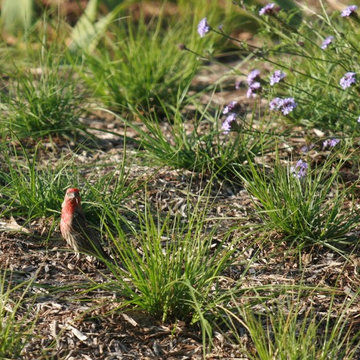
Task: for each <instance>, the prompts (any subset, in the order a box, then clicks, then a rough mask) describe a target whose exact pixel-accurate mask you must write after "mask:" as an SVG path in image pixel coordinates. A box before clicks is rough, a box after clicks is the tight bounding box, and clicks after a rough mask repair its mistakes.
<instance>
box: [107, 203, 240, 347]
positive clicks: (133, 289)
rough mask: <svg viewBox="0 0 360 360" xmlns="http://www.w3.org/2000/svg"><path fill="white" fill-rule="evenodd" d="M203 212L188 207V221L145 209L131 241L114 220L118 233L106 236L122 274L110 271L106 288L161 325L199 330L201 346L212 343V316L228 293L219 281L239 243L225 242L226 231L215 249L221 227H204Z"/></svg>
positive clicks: (203, 207)
mask: <svg viewBox="0 0 360 360" xmlns="http://www.w3.org/2000/svg"><path fill="white" fill-rule="evenodd" d="M207 209H208V205H207V201H206V199H205V198H202V199H201V200H199V202H198V203H196V204H195V205H191V202H190V201H189V202H188V203H187V209H186V210H185V214H186V215H183V216H181V215H180V214H179V215H176V216H175V217H171V216H170V215H169V214H164V216H162V214H161V213H160V212H158V213H157V214H156V217H154V215H152V213H151V211H150V207H149V205H148V204H145V206H144V207H141V208H139V210H138V216H139V224H140V225H139V228H138V229H134V230H133V234H132V235H131V237H130V236H129V235H128V234H125V233H124V231H123V230H122V227H121V224H120V223H119V222H118V221H117V220H116V219H117V216H118V215H116V214H115V216H114V218H113V222H112V223H113V224H115V227H116V230H117V231H116V232H115V233H114V232H110V231H109V232H108V235H109V237H111V238H112V241H113V243H114V246H115V254H116V255H117V258H118V259H120V261H121V263H122V265H123V267H124V268H125V269H126V270H124V271H123V270H121V269H119V268H114V269H113V274H114V275H115V277H116V280H112V281H109V282H108V283H107V284H106V287H107V288H109V289H110V290H111V291H115V292H117V293H119V294H121V295H122V296H124V297H125V302H126V304H131V305H133V306H135V307H136V308H137V309H140V310H142V311H145V312H146V313H148V314H150V315H152V316H154V317H157V318H160V319H161V320H162V321H168V320H170V321H171V320H176V319H178V320H182V321H186V322H188V323H191V324H200V325H201V328H202V331H203V336H204V339H203V340H204V344H205V343H206V339H211V338H212V336H211V325H210V315H211V312H210V310H211V309H213V308H214V307H215V306H216V304H217V303H221V302H222V301H224V298H225V296H224V293H225V292H226V290H225V289H222V287H221V281H222V279H224V271H225V270H226V269H227V268H228V267H229V266H230V264H231V263H232V262H233V255H234V253H235V252H236V251H237V250H236V242H237V241H238V239H234V240H232V241H229V240H230V233H231V231H230V230H229V231H224V240H222V241H221V242H220V243H218V244H216V246H215V243H214V237H215V235H216V234H217V233H218V232H219V231H220V227H219V226H218V225H214V226H212V227H209V226H208V225H207V222H206V216H207V215H206V214H207ZM111 212H112V211H111ZM205 338H206V339H205Z"/></svg>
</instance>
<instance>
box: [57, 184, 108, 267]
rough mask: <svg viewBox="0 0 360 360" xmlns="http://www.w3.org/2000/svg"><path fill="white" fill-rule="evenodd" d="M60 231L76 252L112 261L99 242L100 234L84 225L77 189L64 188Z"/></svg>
mask: <svg viewBox="0 0 360 360" xmlns="http://www.w3.org/2000/svg"><path fill="white" fill-rule="evenodd" d="M60 231H61V235H62V236H63V238H64V239H65V240H66V242H67V243H68V245H69V246H71V247H72V248H73V249H74V250H75V252H76V253H82V252H83V253H87V254H89V255H93V256H96V257H100V258H103V259H106V260H108V261H111V262H112V261H113V260H112V259H111V258H110V256H109V255H108V254H107V253H106V252H105V251H104V249H103V248H102V246H101V244H100V234H99V233H98V232H96V231H95V230H93V229H91V228H89V227H88V226H87V225H86V220H85V215H84V212H83V210H82V207H81V198H80V194H79V189H75V188H70V189H67V190H66V194H65V199H64V202H63V203H62V211H61V221H60Z"/></svg>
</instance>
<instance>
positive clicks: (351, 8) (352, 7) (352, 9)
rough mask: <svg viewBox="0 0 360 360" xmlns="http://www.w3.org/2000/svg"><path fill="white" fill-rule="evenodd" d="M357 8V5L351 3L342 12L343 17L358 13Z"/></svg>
mask: <svg viewBox="0 0 360 360" xmlns="http://www.w3.org/2000/svg"><path fill="white" fill-rule="evenodd" d="M357 8H358V7H357V6H356V5H350V6H348V7H347V8H345V9H344V10H343V11H342V12H341V16H342V17H349V16H352V15H356V10H357Z"/></svg>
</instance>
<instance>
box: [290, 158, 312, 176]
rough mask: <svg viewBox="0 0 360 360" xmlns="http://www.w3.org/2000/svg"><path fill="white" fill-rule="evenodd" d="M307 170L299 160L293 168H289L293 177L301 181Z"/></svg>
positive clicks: (304, 164) (306, 165)
mask: <svg viewBox="0 0 360 360" xmlns="http://www.w3.org/2000/svg"><path fill="white" fill-rule="evenodd" d="M307 169H308V164H307V163H306V162H305V161H303V160H299V161H298V162H297V163H296V165H295V166H292V167H291V168H290V172H291V173H292V174H293V176H294V177H296V178H298V179H301V178H302V177H304V176H306V173H307Z"/></svg>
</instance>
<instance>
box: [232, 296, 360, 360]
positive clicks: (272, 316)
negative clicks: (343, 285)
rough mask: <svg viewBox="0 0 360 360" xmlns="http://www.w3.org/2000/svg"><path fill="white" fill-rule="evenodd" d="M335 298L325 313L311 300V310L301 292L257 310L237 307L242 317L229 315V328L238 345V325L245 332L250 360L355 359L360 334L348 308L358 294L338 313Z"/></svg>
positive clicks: (347, 300)
mask: <svg viewBox="0 0 360 360" xmlns="http://www.w3.org/2000/svg"><path fill="white" fill-rule="evenodd" d="M296 296H297V297H296ZM335 297H336V296H335V295H331V297H330V299H329V300H330V306H329V308H328V309H327V311H325V312H319V311H318V309H317V306H315V305H314V304H317V301H313V300H311V299H310V301H311V305H310V306H309V304H307V303H306V296H305V294H302V292H301V291H298V293H297V294H296V293H295V294H294V295H292V296H284V297H282V298H281V299H278V300H276V301H272V302H271V303H270V304H267V305H266V304H262V305H260V306H258V309H257V310H255V309H253V308H250V307H245V306H241V305H239V304H238V305H236V308H237V311H238V314H239V315H235V314H232V315H230V316H229V318H228V319H229V320H230V321H229V322H228V326H229V327H230V329H231V332H232V333H233V334H234V335H235V337H237V338H238V341H239V343H241V342H242V339H241V338H240V336H239V335H238V330H237V326H236V323H241V324H242V325H243V326H244V327H245V328H246V330H247V332H248V334H249V336H250V339H251V342H252V346H251V347H249V348H247V349H244V353H245V354H246V356H248V358H249V359H251V360H272V359H284V360H285V359H299V360H300V359H312V360H315V359H316V360H318V359H323V360H325V359H356V358H357V356H358V351H359V347H360V332H359V331H358V330H357V329H356V328H355V327H354V326H353V325H352V319H351V315H350V313H349V308H350V306H352V304H354V303H356V301H358V297H359V294H358V293H356V294H354V297H353V298H348V299H346V301H344V303H343V305H342V306H340V308H339V309H335ZM316 298H317V297H316V295H315V299H316ZM320 298H321V297H319V299H320ZM235 302H236V301H235Z"/></svg>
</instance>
